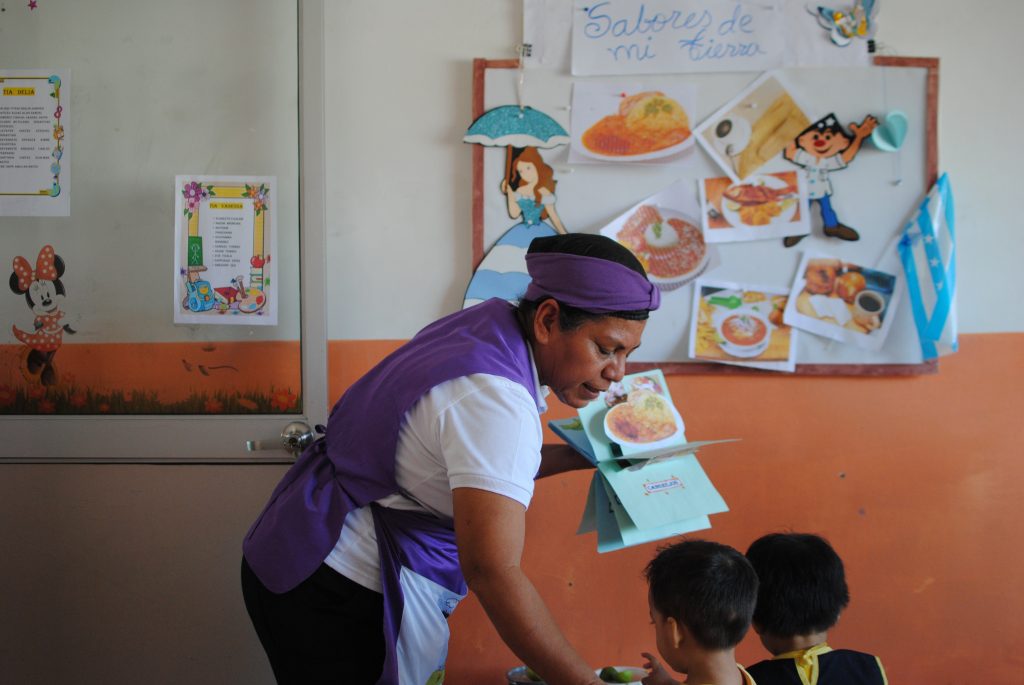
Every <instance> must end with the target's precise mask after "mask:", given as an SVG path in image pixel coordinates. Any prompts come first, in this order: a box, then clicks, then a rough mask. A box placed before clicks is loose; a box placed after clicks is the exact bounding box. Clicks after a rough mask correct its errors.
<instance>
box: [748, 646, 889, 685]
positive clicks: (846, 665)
mask: <svg viewBox="0 0 1024 685" xmlns="http://www.w3.org/2000/svg"><path fill="white" fill-rule="evenodd" d="M747 671H748V672H749V673H750V675H751V676H753V678H754V680H755V681H757V685H888V682H889V681H888V679H887V678H886V675H885V669H884V668H883V667H882V662H881V660H880V659H879V658H878V657H876V656H874V655H873V654H865V653H864V652H855V651H853V650H852V649H831V648H829V647H828V645H816V646H815V647H811V648H810V649H807V650H801V651H799V652H788V653H786V654H780V655H779V656H777V657H775V658H774V659H770V660H767V661H761V662H759V663H756V664H754V665H753V666H749V667H747Z"/></svg>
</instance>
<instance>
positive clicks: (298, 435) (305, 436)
mask: <svg viewBox="0 0 1024 685" xmlns="http://www.w3.org/2000/svg"><path fill="white" fill-rule="evenodd" d="M314 440H316V433H314V432H313V429H312V428H310V427H309V424H306V423H303V422H302V421H292V422H291V423H289V424H288V425H287V426H285V427H284V430H283V431H281V437H280V439H278V440H246V441H245V449H246V450H247V451H249V452H255V451H257V450H285V451H286V452H290V453H291V455H292V456H293V457H298V456H299V454H301V453H302V450H304V449H306V448H307V447H309V446H310V445H312V444H313V441H314Z"/></svg>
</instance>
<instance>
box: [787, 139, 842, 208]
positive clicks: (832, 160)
mask: <svg viewBox="0 0 1024 685" xmlns="http://www.w3.org/2000/svg"><path fill="white" fill-rule="evenodd" d="M793 164H796V165H797V166H802V167H803V168H804V171H805V172H806V174H807V197H808V198H809V199H811V200H820V199H821V198H823V197H825V196H826V195H831V194H832V181H830V180H829V178H828V172H830V171H839V170H840V169H845V168H846V162H844V161H843V156H842V155H841V154H838V153H837V154H834V155H832V156H831V157H825V158H824V159H818V158H817V157H815V156H814V155H812V154H811V153H809V152H807V150H804V149H802V148H797V151H796V154H795V155H793Z"/></svg>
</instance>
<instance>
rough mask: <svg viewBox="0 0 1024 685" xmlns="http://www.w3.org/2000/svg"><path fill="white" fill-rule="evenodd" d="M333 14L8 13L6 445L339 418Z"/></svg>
mask: <svg viewBox="0 0 1024 685" xmlns="http://www.w3.org/2000/svg"><path fill="white" fill-rule="evenodd" d="M33 5H35V3H33ZM322 15H323V2H322V1H321V2H312V1H309V0H300V1H299V2H297V3H282V2H280V1H275V0H230V1H226V2H218V3H205V2H201V1H200V0H183V1H182V2H178V3H163V2H159V1H158V0H139V1H138V2H133V3H127V4H126V3H121V2H115V1H114V0H92V1H90V2H89V3H47V4H38V5H36V6H35V7H29V6H27V5H25V6H10V5H8V7H7V9H6V10H5V11H4V12H3V13H2V14H0V79H2V80H3V83H0V86H3V89H2V90H0V93H3V95H2V96H0V257H2V260H3V264H4V266H5V268H6V267H8V266H10V267H11V272H10V276H9V278H10V286H11V287H10V292H7V293H6V294H5V295H3V297H2V298H0V324H2V326H0V434H2V435H3V439H2V440H0V460H2V461H5V462H9V463H10V462H14V463H23V462H135V463H140V462H141V463H145V462H200V463H224V462H227V463H230V462H251V461H258V462H283V461H290V460H291V459H293V458H294V455H293V454H291V453H289V452H287V451H285V450H284V449H282V447H283V445H282V433H283V432H285V429H286V427H288V431H289V435H291V436H292V437H291V441H292V444H294V443H295V441H296V440H298V439H299V437H300V436H301V435H302V434H303V433H304V432H306V428H304V427H303V426H315V425H316V424H319V423H323V422H325V420H326V413H327V373H326V364H327V362H326V347H327V343H326V323H325V309H324V272H325V268H324V257H323V255H324V252H325V251H324V240H325V231H324V220H325V217H324V190H323V177H324V174H323V168H324V151H323V140H324V122H323V114H322V112H323V34H322ZM36 103H38V106H36ZM40 160H45V161H40ZM33 173H35V174H37V175H39V174H42V175H45V176H47V178H46V184H45V187H43V188H42V189H40V190H39V191H38V195H39V196H38V197H37V196H33V193H36V191H35V190H34V189H35V188H37V187H38V186H39V185H40V182H39V178H36V177H33V175H32V174H33ZM190 179H206V180H208V181H210V182H208V183H202V182H201V181H200V187H201V189H202V188H205V187H208V188H209V192H206V190H202V192H203V197H201V198H198V199H194V198H193V199H190V198H189V197H188V196H187V194H188V192H189V188H190V186H189V183H190V182H191V181H190ZM246 179H254V181H255V182H254V183H253V184H249V183H248V182H244V181H245V180H246ZM236 180H237V181H239V182H238V183H237V184H234V185H232V183H233V181H236ZM51 181H52V183H51ZM257 184H258V185H257ZM271 188H272V192H270V190H269V189H271ZM262 191H268V192H267V193H265V194H264V193H263V192H262ZM193 202H194V204H192V203H193ZM232 207H237V208H238V211H239V212H240V213H243V214H244V213H246V212H247V213H248V214H249V215H251V214H253V213H254V212H253V208H254V207H255V209H256V211H255V215H256V221H255V224H254V223H253V222H252V220H249V222H248V223H246V222H245V221H244V220H239V221H238V222H235V223H232V221H233V220H232V219H231V218H230V216H228V215H230V212H231V208H232ZM190 210H195V212H196V213H203V218H204V220H205V219H208V217H211V216H213V215H214V214H215V213H217V212H220V213H221V215H224V216H228V218H227V219H224V220H223V221H220V223H219V224H216V225H215V224H211V223H210V222H209V221H206V223H204V222H203V221H200V220H198V219H196V218H195V216H194V215H190V214H189V211H190ZM190 221H191V223H189V222H190ZM236 224H237V225H236ZM254 225H255V226H258V230H256V231H255V232H254V230H253V228H252V226H254ZM211 226H213V228H211ZM238 226H241V228H238ZM218 231H220V232H218ZM256 236H258V238H257V237H256ZM204 241H205V242H204ZM199 246H202V247H201V251H200V252H197V254H198V255H199V256H198V257H196V260H195V261H189V260H191V259H192V257H191V256H188V254H187V253H188V250H191V249H192V248H196V247H199ZM179 252H180V253H181V255H185V257H182V259H180V260H177V261H176V256H180V255H179ZM218 260H220V261H218ZM215 265H219V266H220V267H223V268H220V269H219V270H218V269H216V268H214V266H215ZM236 271H237V272H240V273H238V275H237V277H236V278H231V279H230V281H227V280H225V282H224V283H219V282H218V281H217V280H216V279H217V278H222V279H226V276H223V275H215V274H221V273H232V274H233V273H235V272H236ZM270 274H273V278H271V277H270ZM5 278H7V277H6V276H5ZM204 294H205V295H206V296H208V297H207V300H206V301H204V300H203V299H202V298H203V296H204ZM190 297H191V298H192V299H191V300H190ZM268 303H270V304H272V305H273V314H274V316H273V317H272V318H271V317H269V316H267V314H268V313H269V312H271V307H270V304H268ZM265 305H266V306H265ZM182 312H186V313H187V314H190V315H191V314H209V315H210V316H209V317H208V318H205V319H204V318H203V317H200V316H197V317H192V318H190V316H183V315H181V314H182Z"/></svg>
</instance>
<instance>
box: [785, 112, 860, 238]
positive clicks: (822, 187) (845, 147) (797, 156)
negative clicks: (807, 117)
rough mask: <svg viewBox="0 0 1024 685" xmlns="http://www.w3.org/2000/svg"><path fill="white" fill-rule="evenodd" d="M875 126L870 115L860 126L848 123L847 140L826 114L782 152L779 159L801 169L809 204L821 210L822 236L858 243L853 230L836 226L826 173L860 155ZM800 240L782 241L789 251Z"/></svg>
mask: <svg viewBox="0 0 1024 685" xmlns="http://www.w3.org/2000/svg"><path fill="white" fill-rule="evenodd" d="M876 126H878V120H877V119H875V117H873V116H871V115H870V114H869V115H868V116H866V117H864V121H862V122H860V124H855V123H851V124H850V130H851V131H852V132H853V136H852V137H851V136H850V135H849V134H848V133H847V132H846V131H845V130H844V129H843V127H842V126H840V124H839V122H838V120H837V119H836V115H835V114H829V115H827V116H825V117H822V118H821V119H819V120H818V121H816V122H814V123H813V124H811V125H810V126H808V127H807V128H806V129H805V130H804V131H803V132H802V133H801V134H800V135H798V136H797V137H796V139H795V140H793V141H791V142H790V143H789V145H787V146H786V148H785V150H783V153H782V154H783V156H784V157H785V158H786V159H787V160H789V161H790V162H792V163H793V164H796V165H797V166H798V167H802V168H803V170H804V173H805V175H806V176H807V192H808V197H809V199H810V201H811V202H817V203H818V206H819V207H820V208H821V219H822V223H823V228H822V230H823V232H824V233H825V235H827V236H829V237H831V238H839V239H840V240H851V241H852V240H860V234H859V233H857V231H856V230H854V229H853V228H851V227H849V226H846V225H844V224H842V223H840V222H839V217H837V216H836V213H835V210H834V209H832V200H831V198H832V192H833V191H832V181H831V180H830V179H829V172H831V171H839V170H841V169H845V168H846V167H847V166H848V165H849V164H850V162H852V161H853V158H854V157H856V156H857V153H858V152H860V148H861V144H862V143H863V142H864V139H865V138H867V137H868V136H869V135H871V132H872V131H874V130H875V127H876ZM803 238H804V236H802V235H794V236H787V237H786V238H783V239H782V244H783V245H785V246H786V247H793V246H794V245H796V244H797V243H799V242H800V241H801V240H803Z"/></svg>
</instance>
